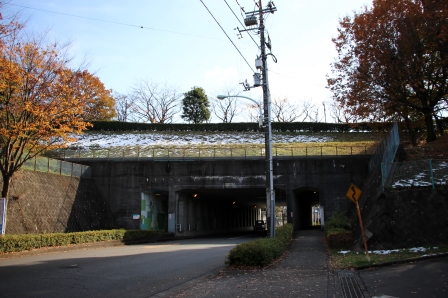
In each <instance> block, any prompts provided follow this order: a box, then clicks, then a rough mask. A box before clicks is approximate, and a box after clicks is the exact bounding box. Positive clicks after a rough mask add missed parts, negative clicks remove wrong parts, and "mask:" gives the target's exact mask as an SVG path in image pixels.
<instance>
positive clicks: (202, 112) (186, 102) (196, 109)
mask: <svg viewBox="0 0 448 298" xmlns="http://www.w3.org/2000/svg"><path fill="white" fill-rule="evenodd" d="M184 96H185V97H184V99H183V100H182V106H183V114H182V115H181V117H182V119H184V120H186V121H188V122H189V123H194V124H197V123H203V122H204V121H207V120H208V119H210V110H209V107H210V102H209V101H208V97H207V95H206V94H205V91H204V89H202V88H200V87H193V88H191V90H190V91H188V92H186V93H184Z"/></svg>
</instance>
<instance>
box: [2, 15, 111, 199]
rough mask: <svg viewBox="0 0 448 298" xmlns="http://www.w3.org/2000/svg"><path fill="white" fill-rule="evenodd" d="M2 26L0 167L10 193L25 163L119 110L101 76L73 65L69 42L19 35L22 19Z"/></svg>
mask: <svg viewBox="0 0 448 298" xmlns="http://www.w3.org/2000/svg"><path fill="white" fill-rule="evenodd" d="M2 26H3V27H2V33H3V34H2V35H0V37H1V44H0V53H1V54H0V171H1V173H2V177H3V189H2V193H1V195H2V197H7V193H8V188H9V183H10V180H11V178H12V176H13V174H14V173H15V172H16V171H17V170H18V169H20V167H21V166H22V164H23V163H24V162H25V161H27V160H29V159H30V158H33V157H34V156H36V155H38V154H40V153H42V152H43V151H45V150H49V149H54V148H58V147H62V146H64V144H65V143H66V142H67V141H70V140H72V139H73V135H74V134H79V133H81V132H82V131H84V130H85V129H86V128H87V127H88V126H89V125H90V124H89V123H88V122H86V120H96V119H103V120H104V119H108V118H109V117H111V116H112V117H113V116H114V115H115V114H114V113H115V111H114V110H113V111H112V109H113V99H112V98H111V97H110V91H109V90H106V89H105V88H104V86H103V84H102V83H101V82H100V80H99V79H98V78H96V77H95V76H93V75H92V74H90V73H89V72H88V71H86V70H73V69H71V68H70V67H69V65H68V63H69V62H70V59H69V58H67V46H65V45H61V44H59V43H47V42H46V40H45V38H42V37H40V38H35V37H28V36H26V35H25V34H20V29H21V28H20V25H19V24H18V23H11V22H10V23H8V24H6V25H2ZM104 106H106V107H108V108H107V109H105V108H103V107H104ZM104 115H105V116H104ZM109 119H110V118H109Z"/></svg>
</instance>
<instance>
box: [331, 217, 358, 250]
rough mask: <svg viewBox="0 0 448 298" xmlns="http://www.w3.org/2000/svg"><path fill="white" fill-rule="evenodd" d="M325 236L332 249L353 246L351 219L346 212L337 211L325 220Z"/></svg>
mask: <svg viewBox="0 0 448 298" xmlns="http://www.w3.org/2000/svg"><path fill="white" fill-rule="evenodd" d="M325 238H326V241H327V244H328V246H329V247H330V248H331V249H351V248H352V246H353V237H352V231H351V226H350V219H349V218H348V216H347V215H345V213H344V212H339V213H336V214H334V215H332V216H330V217H329V218H328V219H327V220H325Z"/></svg>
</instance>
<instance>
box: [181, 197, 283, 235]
mask: <svg viewBox="0 0 448 298" xmlns="http://www.w3.org/2000/svg"><path fill="white" fill-rule="evenodd" d="M276 194H277V196H276V205H277V206H284V205H286V195H285V191H281V190H280V191H279V190H276ZM176 200H177V203H176V204H177V206H176V207H177V208H176V235H177V236H188V235H202V234H204V235H205V234H219V233H227V232H240V231H241V232H245V231H254V225H255V221H256V220H264V221H265V222H266V189H265V188H228V189H222V188H221V189H183V190H180V191H178V192H177V193H176ZM280 219H281V217H280Z"/></svg>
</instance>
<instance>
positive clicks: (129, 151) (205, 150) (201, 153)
mask: <svg viewBox="0 0 448 298" xmlns="http://www.w3.org/2000/svg"><path fill="white" fill-rule="evenodd" d="M375 149H376V146H374V145H372V146H367V145H364V146H307V147H291V146H273V148H272V155H273V156H274V157H307V156H314V157H315V156H345V155H361V154H366V155H370V154H373V153H374V151H375ZM56 154H57V157H58V158H60V159H64V160H67V159H83V158H88V159H92V158H93V159H96V158H101V159H122V160H123V159H127V158H134V159H135V158H136V159H140V158H150V159H170V158H173V159H201V158H204V159H210V158H212V159H218V158H231V159H245V158H257V157H260V158H261V157H263V158H264V157H265V149H264V147H263V146H246V147H238V148H231V147H195V148H191V147H171V148H161V147H139V146H135V147H126V148H122V147H117V148H105V149H77V150H72V149H63V150H60V151H58V152H56Z"/></svg>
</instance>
